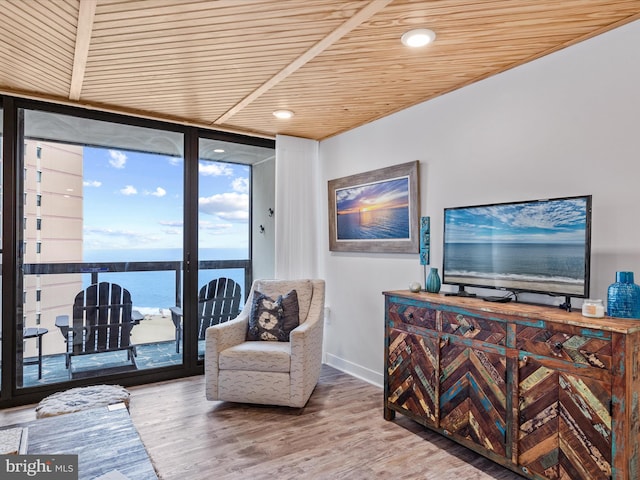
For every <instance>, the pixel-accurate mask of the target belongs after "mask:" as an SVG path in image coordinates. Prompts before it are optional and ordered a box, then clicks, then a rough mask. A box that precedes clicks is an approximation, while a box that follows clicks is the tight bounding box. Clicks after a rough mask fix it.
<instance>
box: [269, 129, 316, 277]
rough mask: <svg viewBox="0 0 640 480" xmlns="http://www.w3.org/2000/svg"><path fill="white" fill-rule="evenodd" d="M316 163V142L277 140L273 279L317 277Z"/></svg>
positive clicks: (279, 136)
mask: <svg viewBox="0 0 640 480" xmlns="http://www.w3.org/2000/svg"><path fill="white" fill-rule="evenodd" d="M318 162H319V160H318V142H317V141H315V140H308V139H304V138H297V137H290V136H286V135H278V136H277V137H276V201H275V210H276V211H275V276H276V278H280V279H295V278H317V275H318V244H319V242H318V240H317V239H318V234H319V228H318V222H319V221H320V219H319V215H320V211H321V208H320V200H321V197H320V195H319V193H320V192H319V188H318V187H319V186H318V178H319V176H318V175H319V165H318Z"/></svg>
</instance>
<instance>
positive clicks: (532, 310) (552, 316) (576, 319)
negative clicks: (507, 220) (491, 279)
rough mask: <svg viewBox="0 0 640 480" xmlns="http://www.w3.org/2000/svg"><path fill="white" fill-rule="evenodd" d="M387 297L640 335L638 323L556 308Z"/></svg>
mask: <svg viewBox="0 0 640 480" xmlns="http://www.w3.org/2000/svg"><path fill="white" fill-rule="evenodd" d="M383 295H385V296H387V297H391V296H395V297H402V298H407V299H411V300H417V301H422V302H429V303H431V304H437V305H446V306H451V307H458V308H464V309H469V310H475V311H478V312H483V313H495V314H499V315H510V316H513V317H521V318H522V319H536V320H546V321H551V322H557V323H564V324H567V325H575V326H578V327H584V328H595V329H600V330H608V331H612V332H619V333H625V334H629V333H634V332H640V320H638V319H631V318H613V317H604V318H590V317H584V316H582V314H581V313H580V312H567V311H565V310H562V309H560V308H558V307H554V306H552V305H530V304H526V303H518V302H509V303H494V302H486V301H484V300H482V299H481V298H465V297H455V296H445V295H443V294H441V293H427V292H417V293H413V292H411V291H409V290H394V291H385V292H383Z"/></svg>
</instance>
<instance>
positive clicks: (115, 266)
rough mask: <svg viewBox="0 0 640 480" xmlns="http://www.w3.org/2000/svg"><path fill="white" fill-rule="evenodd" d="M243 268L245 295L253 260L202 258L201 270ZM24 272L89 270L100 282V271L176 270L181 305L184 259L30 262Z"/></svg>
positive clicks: (43, 273)
mask: <svg viewBox="0 0 640 480" xmlns="http://www.w3.org/2000/svg"><path fill="white" fill-rule="evenodd" d="M226 269H242V270H244V295H245V297H246V294H247V292H248V291H249V290H250V288H251V281H252V278H251V277H252V275H251V260H201V261H199V262H198V271H203V270H226ZM22 271H23V274H24V275H60V274H70V273H85V274H86V273H89V274H91V283H98V281H99V277H100V274H101V273H103V274H104V273H125V272H166V271H173V272H175V301H176V305H182V298H181V297H182V262H181V261H168V262H165V261H157V262H86V263H27V264H24V265H23V268H22Z"/></svg>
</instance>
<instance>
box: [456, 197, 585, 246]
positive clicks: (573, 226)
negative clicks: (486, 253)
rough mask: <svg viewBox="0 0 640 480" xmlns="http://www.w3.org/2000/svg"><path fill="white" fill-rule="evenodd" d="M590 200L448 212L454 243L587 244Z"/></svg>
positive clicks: (547, 202) (545, 202)
mask: <svg viewBox="0 0 640 480" xmlns="http://www.w3.org/2000/svg"><path fill="white" fill-rule="evenodd" d="M585 212H586V200H584V199H570V200H556V201H544V202H531V203H524V204H508V205H496V206H489V207H471V208H461V209H451V210H448V211H447V215H446V219H445V221H446V222H447V224H446V239H445V240H446V241H448V242H452V243H484V242H494V243H496V242H526V243H579V244H580V243H584V241H585V225H586V223H585V222H586V213H585Z"/></svg>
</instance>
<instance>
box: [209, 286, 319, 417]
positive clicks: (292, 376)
mask: <svg viewBox="0 0 640 480" xmlns="http://www.w3.org/2000/svg"><path fill="white" fill-rule="evenodd" d="M292 290H295V291H296V294H297V298H298V308H299V322H300V324H299V326H297V327H295V328H294V329H293V330H292V331H291V333H290V336H289V341H264V340H252V341H247V340H246V338H247V331H248V328H249V316H250V314H251V310H252V308H251V307H252V304H253V301H254V297H255V298H256V299H260V298H264V297H263V295H266V296H267V297H270V298H271V299H277V298H278V297H279V296H280V295H282V296H285V298H286V297H287V296H289V297H290V295H287V294H289V293H290V292H291V291H292ZM256 292H258V293H257V294H256ZM260 294H263V295H260ZM323 328H324V280H256V281H254V282H253V285H252V287H251V291H250V292H249V296H248V298H247V302H246V303H245V306H244V308H243V309H242V312H240V314H239V315H238V316H237V317H236V318H235V319H234V320H231V321H228V322H226V323H221V324H219V325H213V326H211V327H209V328H208V329H207V332H206V351H205V360H204V363H205V388H206V395H207V399H208V400H225V401H230V402H243V403H258V404H264V405H284V406H290V407H298V408H301V407H304V406H305V405H306V403H307V400H308V399H309V397H310V396H311V393H312V392H313V389H314V388H315V386H316V384H317V383H318V378H319V377H320V368H321V365H322V335H323Z"/></svg>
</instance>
